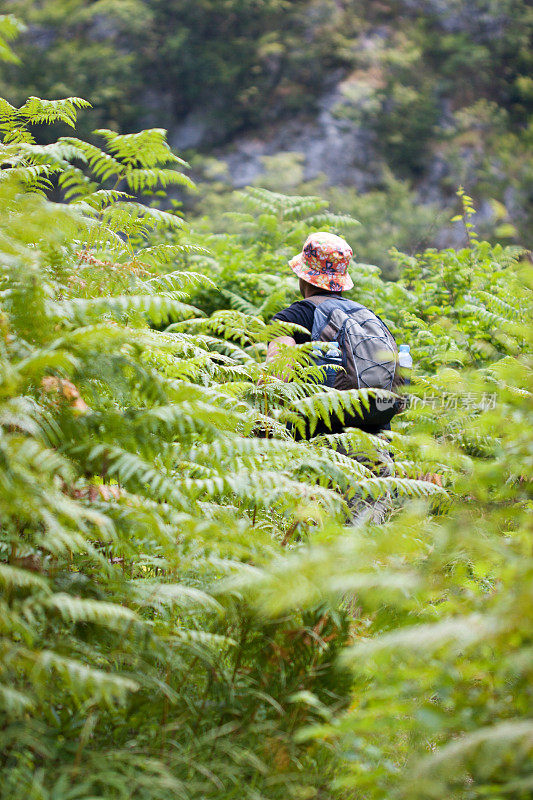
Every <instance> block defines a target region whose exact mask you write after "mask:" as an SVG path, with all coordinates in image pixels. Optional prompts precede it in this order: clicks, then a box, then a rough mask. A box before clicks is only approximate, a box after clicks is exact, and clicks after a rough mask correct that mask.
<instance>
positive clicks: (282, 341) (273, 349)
mask: <svg viewBox="0 0 533 800" xmlns="http://www.w3.org/2000/svg"><path fill="white" fill-rule="evenodd" d="M280 345H289V346H290V347H294V346H295V345H296V342H295V340H294V339H293V338H292V336H278V337H277V338H276V339H272V341H271V342H270V343H269V345H268V348H267V354H266V363H267V364H268V363H269V361H273V360H274V359H275V358H276V356H277V355H278V354H279V346H280ZM274 377H275V378H278V380H280V381H284V382H285V383H286V382H287V381H288V380H289V379H288V377H287V375H283V373H279V374H278V375H274Z"/></svg>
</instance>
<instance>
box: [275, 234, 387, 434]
mask: <svg viewBox="0 0 533 800" xmlns="http://www.w3.org/2000/svg"><path fill="white" fill-rule="evenodd" d="M352 256H353V251H352V248H351V247H350V245H349V244H348V243H347V242H346V241H345V240H344V239H343V238H342V237H340V236H336V235H335V234H332V233H326V232H322V231H319V232H317V233H312V234H311V235H310V236H308V238H307V240H306V242H305V244H304V246H303V249H302V252H301V253H299V254H298V255H297V256H295V257H294V258H292V259H291V260H290V261H289V266H290V267H291V269H292V270H293V272H295V274H296V275H297V276H298V278H299V286H300V292H301V294H302V297H303V300H298V301H297V302H295V303H293V304H292V305H291V306H289V307H288V308H285V309H283V310H282V311H278V313H277V314H275V315H274V319H275V320H281V321H282V322H291V323H295V324H297V325H299V326H300V327H302V328H304V329H305V330H306V331H307V333H304V332H300V331H298V332H295V333H294V334H293V335H292V336H279V337H277V338H276V339H273V340H272V341H271V342H270V344H269V346H268V350H267V358H266V360H267V363H268V362H269V361H272V360H273V359H275V358H276V356H277V355H278V353H279V348H280V345H291V346H295V345H296V344H302V343H304V342H311V341H316V340H320V341H323V342H335V341H336V342H338V345H339V347H340V350H341V354H342V365H343V369H342V370H339V371H338V372H336V373H334V374H335V376H336V377H335V378H334V383H333V385H334V386H335V387H336V388H338V389H341V390H342V389H365V388H367V389H368V388H369V389H372V388H378V389H386V390H392V391H397V389H398V386H399V385H400V383H401V381H400V377H399V372H398V369H397V347H396V342H395V341H394V337H393V336H392V334H391V333H390V331H389V330H388V328H387V326H386V325H385V323H383V322H382V320H380V319H379V317H377V316H376V315H375V314H374V313H373V312H372V311H370V310H369V309H367V308H365V306H363V305H361V304H360V303H356V302H353V301H351V300H348V299H347V298H345V297H343V292H344V291H347V290H349V289H352V288H353V285H354V284H353V281H352V279H351V278H350V275H349V274H348V265H349V263H350V260H351V258H352ZM398 410H399V404H398V403H395V402H394V401H393V400H391V399H390V398H388V399H381V400H380V399H379V398H378V399H377V400H375V399H371V400H370V405H369V408H368V409H362V410H361V412H360V413H348V412H346V413H345V414H344V418H343V419H341V418H340V417H339V416H336V415H332V417H331V419H330V425H326V423H324V422H323V421H321V420H320V421H319V422H318V424H317V426H316V427H315V428H314V430H313V434H314V435H318V434H321V433H331V432H333V433H340V432H341V431H343V430H344V429H345V428H349V427H354V428H359V429H361V430H364V431H367V432H368V433H379V432H380V431H382V430H384V429H390V420H391V418H392V417H393V416H394V414H395V413H397V411H398ZM310 433H311V432H310V431H309V430H307V434H308V435H310Z"/></svg>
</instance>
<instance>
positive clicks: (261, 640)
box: [0, 98, 533, 800]
mask: <svg viewBox="0 0 533 800" xmlns="http://www.w3.org/2000/svg"><path fill="white" fill-rule="evenodd" d="M83 106H84V103H83V101H80V100H79V99H77V98H70V99H67V100H61V101H49V100H47V101H42V100H39V99H38V98H31V99H30V101H28V103H26V104H22V105H21V106H20V108H16V107H15V106H13V105H11V104H9V103H6V102H2V105H1V106H0V113H1V124H2V131H3V135H4V140H3V143H2V145H1V149H0V158H1V162H2V169H1V170H0V174H1V176H2V180H1V181H0V229H1V230H2V235H1V237H0V264H1V272H0V303H1V306H0V376H1V378H0V485H1V487H2V491H1V492H0V522H1V531H2V533H1V535H0V584H1V586H2V595H1V599H0V603H1V607H2V623H1V626H0V627H1V638H0V647H1V650H2V656H3V657H2V661H1V667H0V718H1V721H2V725H1V733H0V741H1V744H2V747H1V748H0V750H1V753H2V755H1V757H0V760H1V764H2V781H1V782H0V797H2V798H6V800H8V798H9V800H12V799H14V800H26V798H28V797H32V798H39V800H41V798H42V800H52V798H54V800H63V798H64V799H65V800H66V798H74V797H79V798H85V799H86V800H89V798H96V797H102V798H103V797H105V798H109V800H115V798H116V799H117V800H118V799H119V798H120V799H121V800H122V799H124V800H126V798H128V800H129V799H130V798H137V797H139V798H141V797H142V798H143V800H156V798H157V799H159V798H167V797H168V796H169V794H172V795H175V796H177V797H187V798H198V800H200V798H201V799H202V800H204V799H205V798H211V797H212V798H215V797H216V798H228V800H230V798H235V797H239V798H246V800H248V799H249V800H257V798H269V799H271V800H276V798H279V800H285V798H287V797H290V798H304V797H308V798H312V797H316V798H320V797H328V798H329V797H332V798H334V797H338V798H339V800H341V798H342V800H345V799H346V798H349V799H350V800H352V798H353V800H362V798H365V800H369V799H370V800H373V799H374V798H375V800H378V799H379V800H391V798H402V797H404V798H407V797H409V798H415V797H416V798H420V800H431V799H432V798H441V797H449V798H454V799H456V800H474V798H475V799H476V800H477V799H478V798H479V800H481V798H486V797H513V798H517V800H525V798H526V797H528V796H529V795H530V790H531V785H532V783H531V782H532V780H533V776H532V773H531V716H532V707H531V691H530V686H531V679H532V677H533V676H532V674H531V664H532V660H531V602H530V600H531V592H532V575H533V569H532V558H531V546H530V539H529V532H528V527H527V526H528V514H530V512H531V479H532V474H531V464H532V461H531V449H530V442H531V439H532V434H533V431H532V419H531V394H532V392H533V386H532V382H531V366H532V365H531V338H530V331H529V328H528V325H527V322H528V315H529V313H530V311H531V294H532V290H531V281H530V273H529V271H528V270H527V269H526V267H525V264H524V263H522V262H521V260H520V259H521V250H520V249H519V248H513V247H502V246H500V245H495V246H493V245H491V244H489V243H487V242H483V241H479V239H478V237H477V236H476V235H475V229H474V228H473V227H467V226H471V225H472V224H473V222H472V219H473V217H472V215H473V211H474V209H473V205H472V203H471V200H470V198H469V197H468V196H466V195H464V193H463V194H462V200H463V212H462V213H461V215H460V219H458V220H457V224H458V225H460V226H461V230H462V232H463V233H464V232H465V231H466V232H467V233H468V236H469V246H468V247H465V248H464V249H462V250H453V249H448V250H444V251H436V250H434V249H429V250H426V251H424V252H423V253H422V254H421V255H419V256H416V257H415V256H408V255H403V254H401V253H399V252H397V253H396V254H395V259H396V262H397V265H398V274H399V279H398V281H397V282H395V283H386V282H384V281H382V280H381V279H380V277H379V270H378V268H377V267H375V266H372V265H368V264H362V263H356V264H355V265H354V267H353V277H354V281H355V288H354V296H356V297H357V298H358V299H360V300H361V301H362V302H364V303H366V304H368V305H369V306H371V307H372V308H373V309H375V310H376V311H377V313H379V314H380V315H381V316H382V317H383V318H384V319H385V321H386V322H387V324H389V325H390V327H391V329H392V330H393V332H394V334H395V336H396V338H397V339H398V341H399V342H401V341H408V342H409V344H410V345H411V350H412V353H413V356H414V359H415V365H416V369H415V372H414V376H413V385H412V398H411V406H410V409H409V410H408V411H407V412H406V413H405V414H403V415H401V416H400V417H399V418H398V419H397V420H395V422H394V429H393V431H391V432H390V433H389V434H386V435H382V436H371V435H369V434H365V433H363V432H361V431H358V430H356V429H349V430H347V431H345V432H343V433H340V434H327V433H326V434H321V435H317V436H315V437H314V438H312V439H311V440H309V441H296V439H295V435H294V432H295V431H298V430H299V429H300V430H301V429H302V427H303V424H304V422H307V423H308V424H309V427H310V428H311V429H314V428H315V426H316V425H317V423H318V422H325V423H326V425H327V423H328V421H329V420H330V417H331V414H332V412H336V413H338V414H340V415H341V416H342V414H343V413H344V412H346V411H349V410H353V409H357V408H361V407H362V406H364V405H365V404H366V403H368V393H367V392H364V391H356V390H352V391H349V392H342V393H339V392H336V391H335V390H331V391H324V387H323V386H322V385H321V384H320V383H319V382H317V381H319V378H320V374H319V373H320V370H319V369H318V368H317V367H316V366H315V365H314V364H313V362H312V361H311V359H310V349H311V347H310V345H309V344H307V345H300V346H297V347H294V348H290V347H280V354H279V356H278V357H277V359H275V360H274V361H272V362H269V364H268V365H265V364H264V363H263V356H264V352H265V349H266V344H267V342H268V341H270V340H271V339H272V338H274V337H277V336H280V335H284V334H285V335H286V334H287V333H290V332H291V330H292V327H291V326H290V325H288V324H287V323H281V322H271V321H270V320H271V317H272V314H273V313H274V312H275V311H276V310H277V308H279V307H280V306H281V305H282V304H285V303H286V302H287V300H288V299H291V297H292V298H294V297H295V290H294V281H293V279H292V278H291V276H290V274H288V273H287V266H286V261H287V259H288V258H289V257H290V256H291V255H293V254H294V252H295V251H296V250H298V249H300V247H301V244H302V241H303V239H304V238H305V235H306V234H307V233H308V232H309V230H311V229H313V228H323V227H327V228H331V229H334V230H340V231H343V229H344V227H345V226H348V227H347V230H348V231H349V230H352V228H351V227H349V226H353V225H354V222H355V221H354V220H352V219H351V218H350V219H347V218H346V217H342V216H334V215H332V214H330V213H329V210H328V204H327V203H326V202H325V201H323V200H321V198H319V197H304V196H292V197H285V196H283V195H281V194H280V193H277V192H272V191H267V190H261V189H257V188H256V189H252V190H250V191H248V192H246V193H244V195H243V196H241V198H240V202H241V203H242V207H241V209H240V212H239V213H232V214H231V216H228V217H226V218H225V219H224V220H223V221H222V224H221V223H220V221H217V222H215V221H211V222H210V221H208V220H207V221H204V222H203V223H198V225H197V227H196V229H195V230H194V231H189V230H188V229H187V227H186V225H185V222H184V220H183V219H182V217H181V216H180V215H179V214H177V213H172V212H169V211H162V210H161V209H159V208H158V207H157V205H156V202H155V200H154V196H157V193H158V192H159V191H160V188H161V187H165V186H168V185H169V184H173V183H176V182H178V183H180V184H184V183H187V180H188V179H187V178H185V177H184V176H183V174H182V172H181V168H183V167H185V164H184V162H183V161H182V160H181V159H179V158H178V157H176V156H174V155H173V153H172V151H171V150H170V149H169V147H168V145H167V143H166V138H165V135H164V132H163V131H161V130H159V129H153V130H148V131H142V132H140V133H136V134H117V133H115V132H114V131H111V130H100V131H99V132H98V136H100V138H101V139H102V140H103V142H104V146H103V147H98V146H97V145H95V144H88V143H87V142H85V141H84V140H83V139H81V138H77V137H74V136H68V137H60V138H59V139H57V140H56V141H52V142H50V144H48V145H40V144H37V143H36V142H35V139H34V137H33V130H34V125H36V124H42V123H43V122H52V123H55V122H57V121H62V122H63V123H65V122H67V123H74V120H75V116H76V110H77V109H78V108H82V107H83ZM133 194H136V195H137V194H140V195H142V196H144V198H145V199H146V198H150V197H152V200H151V201H150V203H151V204H150V205H147V204H145V203H143V202H141V201H140V199H139V198H135V197H134V196H133ZM59 201H61V202H59ZM217 225H218V226H219V227H218V229H217ZM354 230H357V229H356V228H354ZM185 236H186V237H187V238H186V239H184V237H185ZM206 250H209V252H205V251H206ZM190 268H192V269H190ZM284 276H285V277H284ZM291 281H292V283H291ZM199 287H200V288H199ZM215 287H216V288H215ZM228 306H230V307H229V308H228ZM279 375H282V376H283V377H284V378H285V379H286V380H280V379H279V377H277V376H279ZM287 423H289V424H287ZM379 509H381V511H380V514H379V515H377V514H376V512H377V510H379ZM379 517H381V518H384V524H376V522H375V521H374V520H377V519H378V518H379Z"/></svg>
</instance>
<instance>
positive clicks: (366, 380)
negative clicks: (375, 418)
mask: <svg viewBox="0 0 533 800" xmlns="http://www.w3.org/2000/svg"><path fill="white" fill-rule="evenodd" d="M307 299H308V300H309V301H310V302H311V303H313V305H315V306H316V308H315V315H314V319H313V330H312V333H311V338H312V340H313V341H314V342H316V341H322V342H333V341H335V342H337V343H338V345H339V347H340V350H341V353H342V366H343V369H342V370H338V371H337V374H336V376H335V380H334V383H333V386H334V387H335V389H371V388H377V389H387V390H389V391H396V388H397V386H398V383H399V375H398V374H397V372H398V370H397V363H398V348H397V347H396V342H395V340H394V336H393V335H392V333H391V332H390V331H389V329H388V328H387V326H386V325H385V323H384V322H383V321H382V320H381V319H380V318H379V317H378V316H376V314H374V313H372V311H370V310H369V309H368V308H366V307H365V306H363V305H361V303H354V302H353V301H352V300H348V299H346V298H344V297H338V296H334V297H328V296H327V295H315V296H314V297H308V298H307Z"/></svg>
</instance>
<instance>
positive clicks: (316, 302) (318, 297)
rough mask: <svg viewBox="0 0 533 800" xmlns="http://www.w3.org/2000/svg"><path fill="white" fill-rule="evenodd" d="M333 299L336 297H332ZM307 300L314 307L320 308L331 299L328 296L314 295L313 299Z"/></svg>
mask: <svg viewBox="0 0 533 800" xmlns="http://www.w3.org/2000/svg"><path fill="white" fill-rule="evenodd" d="M332 297H335V295H332ZM305 299H306V300H308V301H309V302H310V303H312V304H313V305H314V306H319V305H320V304H321V303H324V302H325V301H326V300H330V299H331V297H330V296H329V295H327V294H314V295H313V296H312V297H306V298H305Z"/></svg>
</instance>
